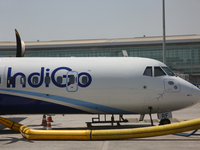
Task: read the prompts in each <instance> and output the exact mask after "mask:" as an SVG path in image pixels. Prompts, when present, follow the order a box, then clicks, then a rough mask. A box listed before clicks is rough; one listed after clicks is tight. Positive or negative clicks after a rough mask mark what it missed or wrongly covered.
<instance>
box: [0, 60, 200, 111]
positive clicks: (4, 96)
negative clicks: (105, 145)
mask: <svg viewBox="0 0 200 150" xmlns="http://www.w3.org/2000/svg"><path fill="white" fill-rule="evenodd" d="M147 67H149V68H151V71H152V74H151V76H150V75H149V76H148V75H144V71H145V69H146V68H147ZM155 67H166V65H165V64H163V63H161V62H159V61H156V60H153V59H148V58H134V57H117V58H114V57H113V58H110V57H107V58H102V57H97V58H89V57H88V58H83V57H82V58H76V57H72V58H55V57H53V58H1V59H0V77H1V84H0V96H1V97H0V114H32V113H33V114H45V113H46V114H48V113H49V114H52V113H53V114H69V113H70V114H77V113H93V114H146V113H149V109H148V108H149V107H152V112H153V113H162V112H169V111H174V110H178V109H182V108H186V107H189V106H191V105H194V104H196V103H197V102H199V95H200V91H199V89H198V88H196V87H195V86H194V85H192V84H190V83H188V82H186V81H185V80H183V79H181V78H179V77H177V76H170V75H167V73H166V72H165V71H164V70H162V71H163V72H164V73H165V75H160V76H156V75H155Z"/></svg>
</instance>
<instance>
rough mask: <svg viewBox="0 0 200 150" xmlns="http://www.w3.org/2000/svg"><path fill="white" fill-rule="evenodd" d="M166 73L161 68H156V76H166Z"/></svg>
mask: <svg viewBox="0 0 200 150" xmlns="http://www.w3.org/2000/svg"><path fill="white" fill-rule="evenodd" d="M165 75H166V74H165V72H164V71H163V70H162V69H161V68H160V67H154V76H155V77H158V76H165Z"/></svg>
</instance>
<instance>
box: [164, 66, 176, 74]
mask: <svg viewBox="0 0 200 150" xmlns="http://www.w3.org/2000/svg"><path fill="white" fill-rule="evenodd" d="M162 69H163V70H164V71H165V72H166V73H167V74H168V75H169V76H175V74H174V73H173V72H172V71H171V70H170V69H169V68H168V67H162Z"/></svg>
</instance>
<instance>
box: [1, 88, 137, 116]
mask: <svg viewBox="0 0 200 150" xmlns="http://www.w3.org/2000/svg"><path fill="white" fill-rule="evenodd" d="M0 90H1V91H7V92H13V93H20V94H26V95H31V96H37V97H41V98H47V99H52V100H56V101H61V102H65V103H69V104H73V105H77V106H81V107H86V108H89V109H93V110H97V111H101V112H102V113H106V114H133V113H132V112H129V111H124V110H121V109H117V108H112V107H108V106H104V105H100V104H95V103H91V102H85V101H82V100H77V99H72V98H68V97H62V96H57V95H51V94H50V95H49V96H46V94H43V93H37V92H30V91H20V90H13V89H0ZM88 113H90V112H88Z"/></svg>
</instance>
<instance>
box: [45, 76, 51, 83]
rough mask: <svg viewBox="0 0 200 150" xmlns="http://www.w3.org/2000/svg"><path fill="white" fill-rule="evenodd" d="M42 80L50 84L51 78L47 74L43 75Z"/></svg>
mask: <svg viewBox="0 0 200 150" xmlns="http://www.w3.org/2000/svg"><path fill="white" fill-rule="evenodd" d="M44 82H45V84H50V82H51V78H50V77H49V76H47V77H45V79H44Z"/></svg>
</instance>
